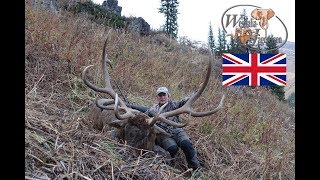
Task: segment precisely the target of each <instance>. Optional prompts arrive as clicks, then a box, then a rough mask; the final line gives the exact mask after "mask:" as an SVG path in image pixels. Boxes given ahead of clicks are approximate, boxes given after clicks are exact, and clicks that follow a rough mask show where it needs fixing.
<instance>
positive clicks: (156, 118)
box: [149, 102, 189, 127]
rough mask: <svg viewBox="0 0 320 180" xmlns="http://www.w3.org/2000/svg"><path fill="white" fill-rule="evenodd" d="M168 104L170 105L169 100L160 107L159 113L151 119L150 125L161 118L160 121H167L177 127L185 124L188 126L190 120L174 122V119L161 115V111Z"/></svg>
mask: <svg viewBox="0 0 320 180" xmlns="http://www.w3.org/2000/svg"><path fill="white" fill-rule="evenodd" d="M167 105H168V102H167V103H165V104H164V105H162V106H161V107H160V109H159V111H158V113H157V114H156V115H155V117H153V118H152V120H151V121H149V125H150V126H153V125H154V124H155V123H156V122H157V121H158V120H160V121H162V122H165V123H167V124H169V125H171V126H175V127H184V126H186V125H187V124H188V123H189V121H187V122H185V123H176V122H174V121H170V120H168V119H166V118H164V117H162V116H160V115H161V111H162V110H163V109H164V108H165V107H166V106H167Z"/></svg>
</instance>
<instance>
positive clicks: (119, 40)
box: [25, 4, 295, 179]
mask: <svg viewBox="0 0 320 180" xmlns="http://www.w3.org/2000/svg"><path fill="white" fill-rule="evenodd" d="M25 18H26V19H25V78H26V79H25V108H26V109H25V117H26V118H25V176H26V179H31V178H36V177H37V178H40V177H41V178H50V179H63V178H68V179H113V178H119V179H174V178H176V179H188V176H187V174H188V173H189V172H188V170H187V167H186V164H187V163H186V162H185V158H184V155H183V153H182V152H181V150H180V151H179V153H178V156H177V158H176V163H175V165H174V166H173V167H172V166H169V165H167V164H165V161H164V159H162V158H160V157H158V156H156V155H155V154H153V152H149V153H147V154H145V155H143V156H139V157H136V156H133V155H132V154H131V153H130V147H128V146H126V145H124V144H119V143H117V142H115V141H114V140H112V139H111V138H110V132H107V131H102V132H101V131H97V130H95V129H94V128H93V127H92V126H93V123H92V122H91V120H90V119H89V118H88V107H89V104H90V103H92V100H93V99H94V98H95V97H97V96H99V97H102V96H103V94H96V93H93V92H92V91H91V90H90V89H89V88H87V87H86V86H85V85H84V83H83V82H82V80H81V71H82V70H83V68H84V67H85V66H87V65H91V64H94V65H96V66H95V67H94V68H95V71H94V72H91V75H90V77H91V78H92V81H93V82H95V83H96V84H100V85H101V84H102V77H101V66H100V58H101V54H102V47H103V43H104V40H105V38H106V35H107V32H108V30H109V29H110V28H109V27H105V26H102V25H98V24H95V23H93V22H91V21H90V20H89V19H88V18H87V16H86V15H85V14H82V15H80V16H75V15H73V14H72V13H68V12H61V13H59V14H52V13H50V12H48V11H45V10H41V9H38V10H36V9H32V8H30V7H29V5H28V4H27V5H26V11H25ZM107 53H108V58H109V59H110V60H111V62H112V64H113V70H111V71H110V73H111V78H112V79H113V80H115V81H116V82H117V84H118V85H119V86H120V87H121V90H122V91H124V92H125V94H126V95H127V97H128V99H129V100H130V102H132V103H136V104H140V105H145V106H150V105H152V103H153V102H154V100H155V90H156V88H157V87H159V86H167V87H168V88H169V89H170V91H171V94H172V97H173V98H174V99H179V98H182V97H184V96H186V95H189V94H190V93H191V92H192V91H193V90H195V89H196V88H197V86H198V85H199V84H200V83H201V79H202V78H203V76H204V75H205V70H206V63H207V60H208V58H209V54H208V53H206V52H203V51H198V50H191V49H190V48H188V47H186V46H181V45H179V44H178V43H177V42H175V41H170V40H169V39H167V38H166V37H164V36H162V35H160V34H158V35H153V36H148V37H140V36H137V35H134V34H130V33H121V32H117V31H113V33H112V37H111V41H110V43H109V44H108V45H107ZM214 66H215V68H214V71H213V75H212V78H211V79H210V82H209V86H208V87H207V88H206V90H205V92H204V94H203V95H202V96H201V97H200V98H199V99H198V101H196V103H195V104H194V106H193V107H194V109H195V110H198V111H204V110H208V109H213V108H215V107H216V106H217V105H218V103H219V101H220V98H221V96H222V95H223V94H226V99H225V106H224V109H223V110H221V111H220V112H218V113H216V114H214V115H212V116H208V117H202V118H192V122H191V123H190V124H189V125H188V126H187V127H185V130H186V131H187V133H188V134H189V135H190V137H191V140H192V142H193V143H194V146H195V148H196V149H197V151H198V155H199V160H200V163H201V166H202V167H203V169H202V177H203V179H257V178H263V179H279V178H281V179H294V178H295V172H294V168H295V160H294V156H295V147H294V146H295V144H294V138H295V134H294V131H295V125H294V122H295V114H294V113H295V112H294V110H292V109H290V108H289V107H288V105H287V104H285V103H283V102H279V101H278V100H277V98H276V97H275V96H273V95H271V93H269V92H268V91H266V90H265V89H263V88H259V87H257V88H254V89H253V88H248V87H222V85H221V59H219V58H218V59H216V60H215V64H214ZM113 87H114V89H116V86H114V84H113ZM116 90H118V89H116Z"/></svg>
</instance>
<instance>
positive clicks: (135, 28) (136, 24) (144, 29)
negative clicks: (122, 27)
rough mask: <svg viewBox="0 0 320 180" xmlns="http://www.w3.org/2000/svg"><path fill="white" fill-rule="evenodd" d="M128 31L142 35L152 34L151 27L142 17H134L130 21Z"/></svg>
mask: <svg viewBox="0 0 320 180" xmlns="http://www.w3.org/2000/svg"><path fill="white" fill-rule="evenodd" d="M127 28H128V30H129V31H130V32H135V33H138V34H140V35H149V34H150V25H149V23H148V22H147V21H145V20H144V19H143V18H142V17H138V18H136V17H133V18H130V19H128V26H127Z"/></svg>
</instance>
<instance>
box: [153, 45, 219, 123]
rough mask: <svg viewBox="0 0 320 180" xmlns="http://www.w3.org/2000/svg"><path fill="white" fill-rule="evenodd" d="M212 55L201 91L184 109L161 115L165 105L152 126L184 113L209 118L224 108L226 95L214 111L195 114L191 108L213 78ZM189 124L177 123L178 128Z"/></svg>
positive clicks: (212, 55)
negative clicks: (211, 77)
mask: <svg viewBox="0 0 320 180" xmlns="http://www.w3.org/2000/svg"><path fill="white" fill-rule="evenodd" d="M210 55H211V58H210V59H209V63H208V69H207V74H206V76H205V79H204V82H203V83H202V85H201V87H200V89H199V90H198V91H197V92H196V93H195V94H193V95H192V96H191V97H190V99H189V100H188V101H187V102H186V103H185V104H184V105H183V106H182V107H180V108H178V109H175V110H173V111H168V112H164V113H161V110H162V108H164V107H165V106H166V104H164V105H163V106H162V108H161V109H160V110H159V112H158V114H157V115H156V116H155V117H154V118H153V119H152V121H150V125H153V124H155V123H156V121H159V120H160V121H163V122H168V121H169V120H168V119H167V118H168V117H172V116H176V115H179V114H182V113H188V114H189V115H191V116H193V117H203V116H208V115H211V114H214V113H216V112H218V111H219V110H220V109H221V108H222V106H223V102H224V98H225V95H223V96H222V98H221V100H220V103H219V105H218V106H217V107H216V108H215V109H213V110H211V111H205V112H195V111H193V110H192V108H191V105H192V103H194V102H195V101H196V100H197V99H198V98H199V97H200V96H201V94H202V92H203V91H204V89H205V88H206V86H207V84H208V82H209V79H210V76H211V69H212V62H213V60H214V53H213V52H212V51H210ZM170 122H172V121H170ZM188 122H189V121H187V122H185V123H183V124H181V123H177V125H176V126H178V127H183V126H186V125H187V124H188Z"/></svg>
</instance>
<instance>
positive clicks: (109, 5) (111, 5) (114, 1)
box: [102, 0, 122, 16]
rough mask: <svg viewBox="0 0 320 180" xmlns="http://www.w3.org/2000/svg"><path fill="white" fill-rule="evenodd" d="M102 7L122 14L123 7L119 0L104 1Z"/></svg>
mask: <svg viewBox="0 0 320 180" xmlns="http://www.w3.org/2000/svg"><path fill="white" fill-rule="evenodd" d="M102 7H104V8H105V9H107V10H109V11H111V12H113V13H115V14H118V15H120V16H121V11H122V7H121V6H118V0H106V1H103V3H102Z"/></svg>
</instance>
